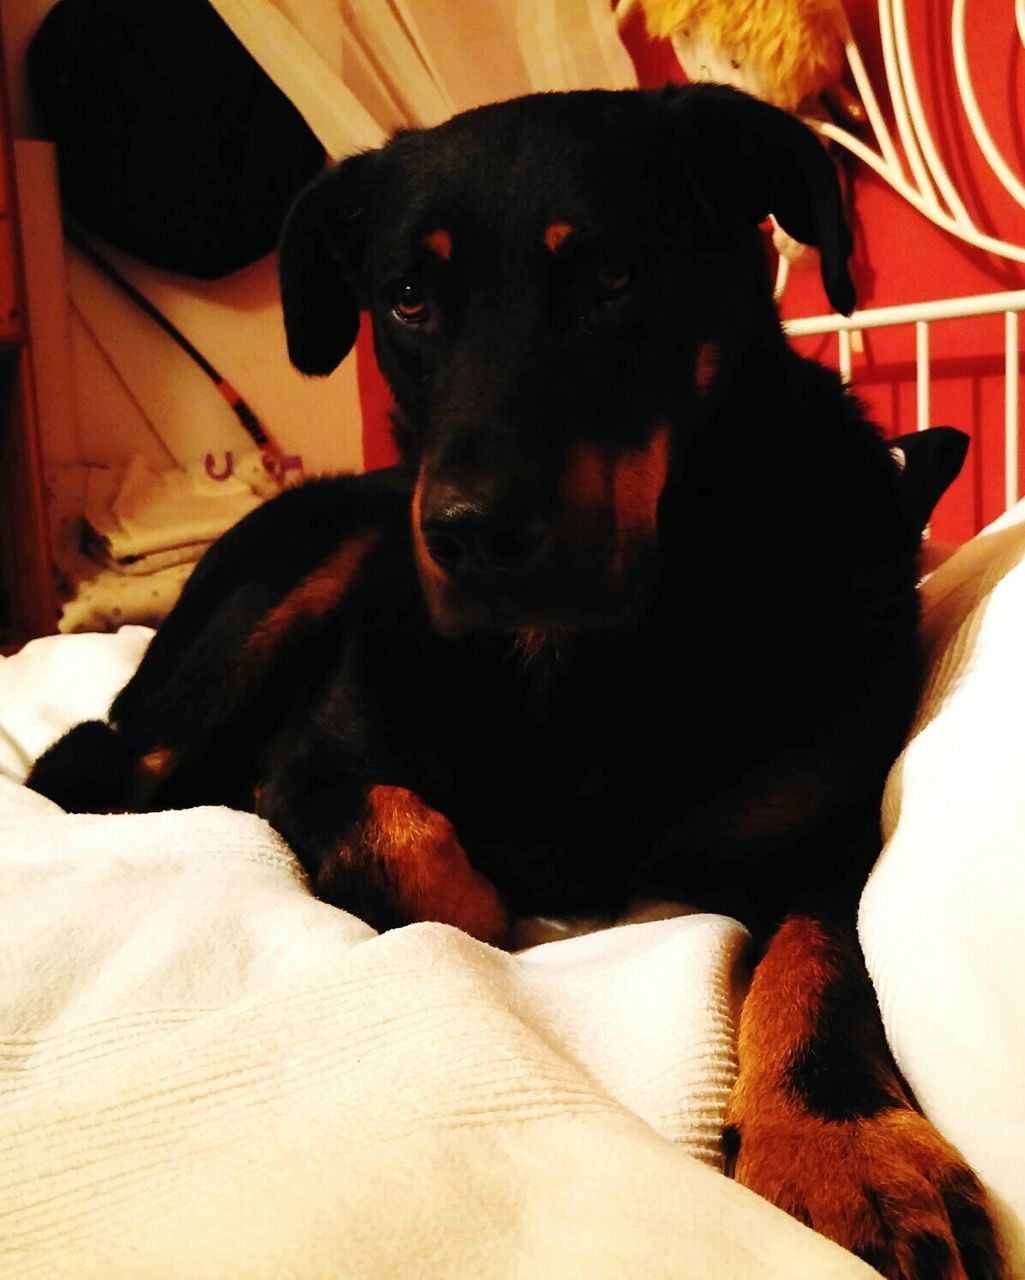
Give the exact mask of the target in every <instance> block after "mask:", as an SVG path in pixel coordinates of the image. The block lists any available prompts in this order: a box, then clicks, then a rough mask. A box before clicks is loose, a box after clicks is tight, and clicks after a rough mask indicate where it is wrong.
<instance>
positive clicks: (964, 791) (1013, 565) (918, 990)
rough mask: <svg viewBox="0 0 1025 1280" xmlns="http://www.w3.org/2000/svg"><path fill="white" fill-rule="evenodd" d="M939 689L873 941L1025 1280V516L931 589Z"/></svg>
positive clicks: (913, 1051) (864, 915)
mask: <svg viewBox="0 0 1025 1280" xmlns="http://www.w3.org/2000/svg"><path fill="white" fill-rule="evenodd" d="M922 606H923V627H924V633H925V640H926V648H927V656H928V664H929V673H928V674H929V679H928V683H927V687H926V691H925V696H924V699H923V702H922V705H921V707H920V709H919V713H918V717H917V722H916V725H915V728H914V731H913V733H912V735H911V738H910V741H909V743H908V745H907V748H906V749H905V751H904V754H903V755H902V756H901V758H900V760H899V761H898V762H897V765H896V766H895V768H894V770H893V772H892V774H891V777H890V782H889V785H888V788H887V793H886V801H885V806H884V824H885V828H886V832H887V834H888V836H889V841H888V844H887V847H886V849H885V851H884V853H883V856H882V858H881V859H880V861H879V863H878V865H877V866H876V869H875V871H874V872H873V875H872V877H871V879H870V881H869V884H868V887H867V889H866V891H865V894H864V898H863V900H862V908H861V922H860V925H861V939H862V945H863V947H864V949H865V953H866V957H867V960H868V966H869V970H870V972H871V974H872V978H873V981H874V982H875V984H876V988H877V990H878V993H879V999H880V1004H881V1007H882V1011H883V1019H884V1022H885V1024H886V1030H887V1035H888V1037H889V1039H890V1044H891V1046H892V1048H893V1051H894V1054H895V1056H896V1058H897V1061H898V1063H899V1064H900V1066H901V1069H902V1070H903V1072H904V1074H905V1075H906V1077H907V1078H908V1081H909V1083H910V1084H911V1086H912V1088H913V1089H914V1091H915V1094H916V1096H917V1097H918V1100H919V1102H920V1103H921V1104H922V1106H923V1108H924V1110H925V1111H926V1113H927V1115H928V1116H929V1118H930V1119H931V1120H932V1121H933V1122H934V1123H935V1124H936V1125H937V1126H938V1127H939V1128H940V1129H941V1130H942V1132H943V1133H945V1134H946V1135H947V1137H948V1138H950V1139H951V1141H952V1142H954V1143H955V1144H956V1145H957V1146H958V1147H959V1148H960V1150H961V1151H962V1153H963V1154H964V1156H965V1157H966V1159H967V1160H968V1161H969V1163H970V1164H972V1165H973V1166H974V1168H975V1169H976V1170H977V1171H978V1173H979V1174H980V1176H981V1177H982V1179H983V1181H984V1182H985V1183H986V1184H987V1186H988V1187H989V1189H990V1191H991V1193H992V1195H993V1199H994V1203H995V1205H996V1207H997V1209H998V1211H999V1213H1000V1217H1001V1223H1002V1226H1003V1229H1004V1234H1005V1238H1006V1248H1007V1252H1008V1255H1009V1260H1010V1263H1011V1269H1010V1274H1012V1275H1015V1276H1025V1067H1023V1065H1022V1064H1023V1063H1025V998H1023V994H1022V992H1023V984H1025V503H1022V504H1019V505H1018V506H1017V507H1016V508H1015V509H1014V510H1013V511H1012V512H1011V513H1009V515H1008V516H1006V517H1003V518H1001V520H999V521H997V522H996V524H994V525H992V526H991V527H990V528H989V529H987V530H986V531H984V532H983V533H982V534H980V535H979V536H978V537H977V538H975V539H974V540H973V541H972V542H970V543H969V544H968V545H967V546H965V547H963V548H961V550H960V551H958V552H957V554H956V555H955V556H954V557H953V558H952V559H950V560H948V561H947V562H946V563H945V564H943V565H942V566H941V567H940V568H939V569H938V570H937V571H936V572H935V573H934V574H933V575H932V577H931V578H930V579H929V580H928V581H927V582H926V583H925V584H924V586H923V588H922Z"/></svg>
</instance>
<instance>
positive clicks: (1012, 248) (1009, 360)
mask: <svg viewBox="0 0 1025 1280" xmlns="http://www.w3.org/2000/svg"><path fill="white" fill-rule="evenodd" d="M639 2H640V0H620V3H619V4H618V5H617V6H616V18H617V21H618V22H619V25H620V28H622V27H623V26H624V25H625V23H626V22H627V20H628V18H629V17H630V16H631V14H632V13H633V12H634V10H635V9H636V7H637V5H638V3H639ZM967 5H968V0H952V7H951V22H950V43H951V51H952V55H953V62H954V75H955V78H956V80H957V86H958V91H959V93H960V95H961V101H962V104H963V106H964V110H965V115H966V117H967V120H968V124H969V127H970V129H971V132H972V136H973V137H974V139H975V142H976V145H977V146H978V148H979V150H980V152H981V153H982V155H983V157H984V159H985V160H986V163H987V164H988V165H989V167H990V169H991V170H992V171H993V173H994V175H995V176H996V178H997V180H998V181H999V182H1000V184H1001V186H1002V187H1003V188H1004V190H1005V191H1007V193H1008V194H1009V195H1010V196H1011V197H1012V198H1013V199H1014V200H1015V201H1016V202H1017V203H1018V204H1019V205H1021V206H1022V208H1023V209H1025V182H1023V181H1022V180H1021V179H1020V178H1019V177H1018V176H1017V175H1016V174H1015V173H1014V172H1013V171H1012V169H1011V167H1010V165H1009V164H1008V163H1007V161H1006V159H1005V158H1004V156H1003V155H1002V154H1001V152H1000V149H999V148H998V147H997V145H996V143H995V142H994V140H993V135H992V134H991V133H990V131H989V128H988V126H987V124H986V121H985V119H984V117H983V113H982V111H981V109H980V107H979V103H978V98H977V97H976V94H975V88H974V85H973V82H972V76H971V71H970V68H969V61H968V52H967V40H966V30H967ZM1009 7H1010V6H1009ZM1013 8H1014V23H1015V26H1016V27H1017V30H1018V35H1019V36H1020V38H1021V41H1022V44H1023V45H1025V0H1013ZM878 12H879V33H880V39H881V45H882V54H883V69H884V75H885V79H886V87H887V92H888V94H889V98H890V103H891V106H892V108H893V118H894V122H895V124H896V126H897V137H898V139H899V143H900V145H899V147H898V145H897V142H896V141H895V139H894V137H893V135H892V134H891V132H890V130H889V127H888V126H887V123H886V118H885V116H884V114H883V111H882V109H881V108H880V105H879V100H878V98H877V96H876V93H875V91H874V88H873V86H872V82H871V80H870V79H869V76H868V72H867V70H866V68H865V64H864V61H863V59H862V57H861V53H860V51H859V49H858V46H857V44H856V43H855V40H854V37H853V35H852V34H851V32H850V30H849V29H848V30H847V33H846V39H845V51H846V56H847V63H848V66H849V67H850V71H851V76H852V78H853V80H854V83H855V86H856V87H857V92H858V96H859V97H860V99H861V102H862V103H863V104H864V109H865V116H866V124H867V126H868V128H869V130H870V131H871V133H872V135H873V140H874V142H875V144H876V146H875V148H873V147H872V146H870V145H868V144H867V143H866V142H865V141H864V140H863V139H862V138H860V137H858V136H856V135H855V134H853V133H852V132H851V131H850V130H849V129H845V128H842V127H841V126H839V125H836V124H833V123H831V122H828V121H821V120H817V119H810V120H808V124H810V125H811V126H812V128H814V129H815V130H816V131H817V132H818V133H820V134H821V135H822V136H823V137H825V138H828V139H829V140H830V141H831V142H832V143H834V144H836V145H838V146H840V147H843V148H844V149H845V150H847V151H849V152H850V153H851V154H852V155H854V156H856V157H857V158H858V159H859V160H860V161H862V162H863V163H864V164H866V165H868V167H869V168H870V169H872V170H873V172H875V173H876V174H878V175H879V177H881V178H882V179H883V180H884V181H885V182H887V183H888V184H889V185H890V186H891V187H892V188H893V190H894V191H896V192H897V194H898V195H900V196H902V197H903V198H904V199H905V200H907V201H908V203H909V204H911V205H912V206H913V207H914V208H915V209H917V210H918V211H919V212H920V213H921V214H922V215H923V216H925V217H926V218H928V219H929V220H930V221H931V222H933V223H935V224H936V225H937V226H939V227H941V228H943V230H945V231H947V232H949V233H950V234H951V235H953V236H956V237H957V238H958V239H960V240H963V241H964V242H965V243H967V244H970V245H973V246H974V247H976V248H978V249H983V250H985V251H987V252H989V253H993V254H996V255H998V256H999V257H1002V258H1006V259H1009V260H1010V261H1013V262H1022V263H1025V245H1019V244H1012V243H1010V242H1009V241H1006V240H1000V239H998V238H996V237H995V236H991V235H987V234H986V233H985V232H983V231H982V230H981V229H980V228H979V227H978V226H977V224H976V223H975V221H974V220H973V218H972V216H971V214H970V213H969V212H968V209H967V207H966V205H965V203H964V201H963V200H962V199H961V196H960V194H959V192H958V191H957V188H956V187H955V185H954V183H953V181H952V179H951V177H950V174H949V172H948V171H947V168H946V166H945V165H944V163H943V160H942V158H941V155H940V150H939V148H938V147H937V145H936V141H935V139H934V137H933V134H932V130H931V128H930V126H929V121H928V118H927V117H926V114H925V110H924V108H923V105H922V98H921V95H920V93H919V90H918V80H917V77H916V74H915V66H914V59H913V57H912V52H911V40H910V36H909V33H908V20H907V9H906V0H878ZM788 271H789V263H788V261H787V259H786V258H785V257H782V256H781V257H780V262H779V272H778V275H777V280H776V295H777V297H779V296H780V295H781V294H782V292H783V290H784V288H785V286H786V281H787V275H788ZM1023 311H1025V290H1017V291H1008V292H1005V293H991V294H982V295H979V296H976V297H965V298H948V299H944V300H941V301H936V302H921V303H912V304H909V305H906V306H893V307H877V308H874V309H869V310H865V311H856V312H854V314H853V315H851V316H848V317H845V316H838V315H824V316H810V317H807V318H802V319H799V320H792V321H790V322H789V323H788V324H787V325H786V329H787V332H788V333H789V334H790V335H791V336H793V337H811V336H817V335H824V334H832V333H835V334H836V335H837V340H838V352H837V356H838V359H837V363H838V365H839V369H840V373H841V375H842V376H843V378H844V380H845V381H846V382H850V381H851V376H852V367H851V350H852V335H853V334H858V333H860V332H861V331H862V330H864V329H878V328H886V327H891V326H897V325H914V327H915V364H916V383H917V389H916V404H917V412H916V422H917V427H918V429H919V430H920V431H921V430H924V429H925V428H926V427H928V426H929V425H930V420H929V402H930V365H929V326H930V325H931V324H933V323H936V322H938V321H943V320H954V319H962V318H971V317H974V316H987V315H999V314H1001V313H1002V314H1003V316H1004V503H1005V506H1006V507H1007V508H1010V507H1012V506H1014V504H1015V503H1016V502H1017V501H1018V499H1019V497H1020V493H1019V484H1018V475H1019V467H1020V456H1019V450H1020V444H1021V441H1020V430H1019V428H1020V412H1021V411H1020V356H1019V340H1020V316H1021V313H1022V312H1023Z"/></svg>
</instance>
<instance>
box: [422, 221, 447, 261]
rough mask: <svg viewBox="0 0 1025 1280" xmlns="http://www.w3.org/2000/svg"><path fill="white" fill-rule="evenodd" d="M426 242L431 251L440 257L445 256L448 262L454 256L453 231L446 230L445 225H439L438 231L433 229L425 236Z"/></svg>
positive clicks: (424, 240)
mask: <svg viewBox="0 0 1025 1280" xmlns="http://www.w3.org/2000/svg"><path fill="white" fill-rule="evenodd" d="M423 242H424V244H425V245H426V246H427V248H428V249H430V251H431V253H435V254H437V255H438V257H439V258H444V260H445V261H446V262H448V260H449V258H451V257H452V233H451V231H446V230H445V229H444V227H439V228H438V229H437V230H436V231H431V232H430V233H429V234H428V235H425V236H424V239H423Z"/></svg>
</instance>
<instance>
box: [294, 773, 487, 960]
mask: <svg viewBox="0 0 1025 1280" xmlns="http://www.w3.org/2000/svg"><path fill="white" fill-rule="evenodd" d="M310 882H311V886H312V888H313V891H314V892H315V893H316V895H317V897H318V898H322V899H324V901H326V902H332V903H334V904H336V905H337V906H341V907H345V908H347V909H348V910H351V911H355V912H356V914H358V915H360V916H361V917H362V918H363V919H365V920H367V921H369V923H371V924H373V925H375V926H376V927H378V928H392V927H394V926H396V925H401V924H410V923H413V922H414V921H420V920H435V921H439V922H440V923H442V924H451V925H455V926H456V928H458V929H462V930H463V931H464V932H465V933H468V934H471V935H472V936H473V937H475V938H479V939H480V940H481V941H482V942H489V943H495V944H497V943H500V942H501V941H502V940H503V939H504V938H505V936H506V934H507V932H508V929H509V920H508V917H507V915H506V912H505V909H504V907H503V905H502V900H501V898H500V896H499V894H498V891H497V890H496V889H495V887H494V885H493V884H492V883H491V881H490V880H488V879H487V877H485V876H483V875H481V874H480V872H479V871H476V870H474V868H473V867H472V866H471V865H470V863H469V861H468V860H467V857H466V854H465V852H464V851H463V847H462V845H461V844H460V843H459V840H458V838H457V836H456V833H455V831H454V830H453V828H452V825H451V823H450V822H449V821H448V819H447V818H445V817H444V816H443V815H442V814H440V813H438V812H437V810H435V809H432V808H431V807H430V806H429V805H427V804H425V803H424V801H423V800H421V799H420V797H419V796H418V795H416V794H415V793H414V792H412V791H408V790H407V789H406V788H405V787H395V786H383V785H378V786H371V787H368V788H367V789H366V792H365V795H364V799H363V804H362V808H361V812H360V814H359V816H358V818H357V819H356V821H355V822H354V823H353V824H352V826H351V827H350V828H349V831H348V833H347V834H346V835H345V836H344V838H342V839H341V840H339V841H338V842H337V843H336V844H335V845H334V846H333V848H332V849H331V850H330V851H329V852H327V853H326V854H325V853H322V854H321V856H320V858H319V860H318V863H317V865H316V866H315V867H314V868H312V869H311V871H310Z"/></svg>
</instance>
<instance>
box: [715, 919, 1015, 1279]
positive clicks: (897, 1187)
mask: <svg viewBox="0 0 1025 1280" xmlns="http://www.w3.org/2000/svg"><path fill="white" fill-rule="evenodd" d="M723 1143H724V1149H725V1153H726V1160H727V1171H728V1172H731V1173H732V1174H733V1176H734V1177H736V1178H737V1180H738V1181H740V1182H742V1183H744V1184H745V1185H746V1186H748V1187H751V1188H752V1189H753V1190H754V1191H757V1192H758V1193H759V1194H760V1195H763V1196H765V1197H766V1198H767V1199H768V1200H771V1201H773V1202H774V1203H775V1204H777V1205H779V1207H780V1208H782V1209H785V1210H786V1211H787V1212H788V1213H791V1214H793V1215H794V1216H795V1217H797V1218H799V1219H800V1220H801V1221H803V1222H805V1223H806V1224H808V1225H809V1226H811V1227H813V1228H814V1229H815V1230H816V1231H819V1232H821V1233H822V1234H823V1235H827V1236H830V1237H831V1238H832V1239H834V1240H836V1241H838V1242H839V1243H840V1244H842V1245H844V1246H845V1247H846V1248H848V1249H850V1250H851V1251H852V1252H854V1253H856V1254H858V1255H859V1256H860V1257H862V1258H864V1259H865V1260H866V1261H867V1262H869V1263H871V1264H872V1266H874V1267H876V1268H877V1269H878V1270H879V1271H881V1272H882V1273H883V1275H885V1276H888V1277H891V1278H892V1280H998V1277H1000V1276H1001V1275H1002V1274H1003V1271H1002V1267H1001V1263H1000V1258H999V1253H998V1250H997V1247H996V1245H995V1242H994V1236H993V1231H992V1228H991V1226H990V1222H989V1218H988V1216H987V1212H986V1208H985V1194H984V1192H983V1190H982V1188H981V1186H980V1185H979V1182H978V1180H977V1179H976V1177H975V1175H974V1174H973V1173H972V1172H971V1171H970V1170H969V1169H968V1168H967V1166H966V1165H965V1164H964V1162H963V1161H962V1159H961V1158H960V1156H959V1155H958V1153H957V1152H956V1151H955V1150H954V1149H953V1148H952V1147H951V1146H950V1144H949V1143H947V1142H946V1141H945V1140H944V1139H943V1138H942V1137H941V1136H940V1135H939V1134H938V1133H937V1132H936V1130H935V1129H934V1128H933V1127H932V1126H931V1125H930V1124H929V1123H928V1121H927V1120H925V1119H924V1118H923V1117H922V1116H921V1115H920V1114H919V1112H918V1111H916V1110H915V1109H914V1107H913V1106H912V1105H911V1103H910V1100H909V1098H908V1094H907V1092H906V1089H905V1086H904V1085H903V1083H902V1081H901V1079H900V1077H899V1074H898V1072H897V1069H896V1067H895V1066H894V1065H893V1062H892V1059H891V1058H890V1055H889V1052H888V1049H887V1046H886V1042H885V1038H884V1034H883V1029H882V1024H881V1021H880V1018H879V1012H878V1008H877V1005H876V1001H875V996H874V992H873V990H872V987H871V985H870V982H869V979H868V976H867V974H866V972H865V968H864V964H863V962H862V959H861V953H860V950H859V949H858V946H857V941H856V939H855V937H854V933H853V929H847V928H845V927H842V926H838V925H836V924H833V923H826V922H825V921H823V920H822V919H820V918H818V917H817V916H815V915H811V914H809V915H793V916H790V917H788V918H787V919H786V920H785V921H784V923H783V924H782V925H781V926H780V928H779V929H778V930H777V932H776V933H775V935H774V936H773V937H772V938H771V940H770V942H769V944H768V947H767V950H766V952H765V955H764V957H763V958H762V960H761V962H760V963H759V965H758V967H757V969H756V970H755V976H754V980H753V983H752V987H751V992H750V995H749V997H748V999H747V1001H746V1003H745V1007H744V1011H743V1014H742V1018H741V1030H740V1075H739V1079H738V1081H737V1085H736V1088H735V1090H734V1093H733V1097H732V1099H731V1101H730V1107H729V1113H728V1123H727V1127H726V1130H725V1132H724V1139H723Z"/></svg>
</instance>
